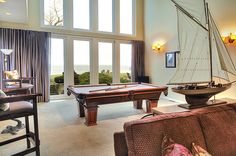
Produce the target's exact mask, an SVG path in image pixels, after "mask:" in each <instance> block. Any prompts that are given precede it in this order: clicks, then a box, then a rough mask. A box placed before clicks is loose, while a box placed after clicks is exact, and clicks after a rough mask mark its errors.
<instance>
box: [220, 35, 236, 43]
mask: <svg viewBox="0 0 236 156" xmlns="http://www.w3.org/2000/svg"><path fill="white" fill-rule="evenodd" d="M222 40H223V42H224V43H225V44H228V43H233V42H234V41H235V40H236V35H233V34H232V33H230V34H229V35H228V36H223V37H222Z"/></svg>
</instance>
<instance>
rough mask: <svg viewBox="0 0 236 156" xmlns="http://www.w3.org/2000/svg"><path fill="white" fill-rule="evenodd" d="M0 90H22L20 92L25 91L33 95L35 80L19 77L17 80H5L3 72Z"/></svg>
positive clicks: (33, 78)
mask: <svg viewBox="0 0 236 156" xmlns="http://www.w3.org/2000/svg"><path fill="white" fill-rule="evenodd" d="M7 83H15V84H11V85H7ZM2 84H3V85H2V87H3V88H2V89H3V90H5V89H18V88H22V90H25V91H27V93H35V89H36V78H35V77H19V78H18V79H6V75H5V73H4V71H3V79H2Z"/></svg>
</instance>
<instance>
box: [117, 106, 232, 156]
mask: <svg viewBox="0 0 236 156" xmlns="http://www.w3.org/2000/svg"><path fill="white" fill-rule="evenodd" d="M164 134H168V135H169V136H170V137H171V138H172V139H173V140H175V142H176V143H179V144H182V145H184V146H185V147H187V148H188V149H191V143H192V142H195V143H196V144H198V145H200V146H201V147H203V148H204V149H206V150H207V151H208V152H209V153H211V154H212V155H213V156H236V104H235V103H234V104H227V105H221V106H217V107H207V108H201V109H196V110H193V111H191V112H182V113H173V114H165V115H157V116H154V117H151V118H146V119H140V120H135V121H131V122H127V123H125V124H124V132H119V133H115V134H114V148H115V155H116V156H127V155H129V156H161V143H162V138H163V135H164Z"/></svg>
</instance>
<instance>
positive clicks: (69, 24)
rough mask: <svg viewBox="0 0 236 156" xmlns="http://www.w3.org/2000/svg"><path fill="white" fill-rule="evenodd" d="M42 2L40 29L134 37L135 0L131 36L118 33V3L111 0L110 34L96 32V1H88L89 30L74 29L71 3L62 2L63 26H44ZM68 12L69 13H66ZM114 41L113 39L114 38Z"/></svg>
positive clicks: (41, 6) (116, 0)
mask: <svg viewBox="0 0 236 156" xmlns="http://www.w3.org/2000/svg"><path fill="white" fill-rule="evenodd" d="M44 1H45V0H40V22H39V23H40V27H41V28H49V29H53V30H65V31H67V30H69V31H74V32H76V33H80V32H81V33H91V35H93V34H96V33H97V34H100V35H118V36H121V37H131V38H132V37H136V27H137V25H136V17H137V15H136V10H137V8H136V3H137V2H136V0H132V7H133V8H132V12H133V13H132V14H133V16H132V17H133V18H132V34H124V33H120V1H119V0H112V32H106V31H99V30H98V22H99V21H98V18H99V17H98V0H89V6H90V7H89V9H90V10H89V13H90V19H89V29H82V28H74V24H73V23H74V22H73V18H74V15H73V8H74V7H73V1H72V0H69V1H68V0H63V26H51V25H45V24H44ZM66 10H69V11H66ZM114 39H115V38H114Z"/></svg>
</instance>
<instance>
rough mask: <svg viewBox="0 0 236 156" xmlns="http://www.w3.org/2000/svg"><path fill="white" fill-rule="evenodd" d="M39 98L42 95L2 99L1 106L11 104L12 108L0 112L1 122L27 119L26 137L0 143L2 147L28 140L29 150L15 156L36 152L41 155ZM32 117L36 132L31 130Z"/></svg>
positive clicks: (37, 155)
mask: <svg viewBox="0 0 236 156" xmlns="http://www.w3.org/2000/svg"><path fill="white" fill-rule="evenodd" d="M6 94H8V92H6ZM10 94H11V93H10ZM8 95H9V94H8ZM37 96H40V94H22V95H14V96H7V97H0V104H2V103H9V106H10V109H9V110H8V111H2V112H0V121H4V120H9V119H15V118H21V117H24V118H25V128H26V134H25V135H22V136H18V137H15V138H13V139H9V140H5V141H2V142H0V146H4V145H7V144H10V143H13V142H15V141H19V140H22V139H26V145H27V149H25V150H23V151H21V152H18V153H16V154H14V155H26V154H28V153H31V152H36V156H39V155H40V148H39V146H40V141H39V130H38V113H37ZM28 101H32V102H28ZM30 116H32V117H33V125H34V132H32V131H31V130H30V125H29V117H30ZM31 143H32V144H31ZM32 145H33V146H32Z"/></svg>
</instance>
